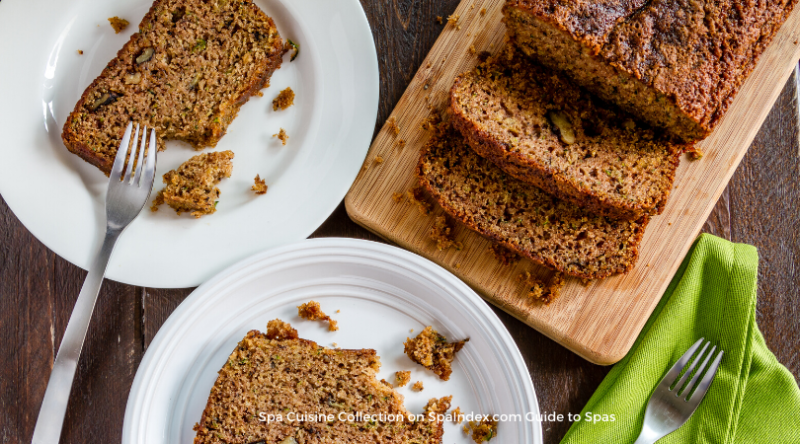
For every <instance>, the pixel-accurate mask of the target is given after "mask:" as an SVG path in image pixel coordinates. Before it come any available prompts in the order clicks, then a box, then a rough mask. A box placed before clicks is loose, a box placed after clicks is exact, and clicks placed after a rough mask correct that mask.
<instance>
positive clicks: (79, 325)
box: [31, 123, 158, 444]
mask: <svg viewBox="0 0 800 444" xmlns="http://www.w3.org/2000/svg"><path fill="white" fill-rule="evenodd" d="M132 129H133V124H132V123H129V124H128V127H127V128H126V130H125V135H124V136H123V138H122V143H121V144H120V147H119V149H118V150H117V155H116V157H115V158H114V165H113V167H112V168H111V175H110V177H109V180H108V193H107V195H106V233H105V239H104V240H103V246H102V247H101V248H100V252H99V253H98V254H97V256H96V257H95V259H94V261H93V262H92V265H91V267H90V268H89V274H87V275H86V280H85V281H83V287H82V288H81V292H80V295H78V300H77V301H76V302H75V307H74V308H73V309H72V315H71V316H70V318H69V322H68V323H67V329H66V330H65V331H64V338H63V339H62V340H61V346H60V347H59V348H58V354H57V355H56V359H55V361H54V362H53V371H52V373H50V380H49V381H48V382H47V389H46V390H45V392H44V400H43V401H42V407H41V409H39V416H38V418H36V427H35V428H34V429H33V439H32V440H31V441H32V442H33V443H34V444H58V440H59V438H60V437H61V428H62V426H63V424H64V415H65V414H66V411H67V402H68V401H69V393H70V391H71V389H72V380H73V379H74V378H75V369H76V367H77V366H78V360H79V359H80V356H81V349H82V348H83V341H84V339H86V331H87V330H88V329H89V321H91V319H92V312H93V311H94V305H95V302H97V295H98V293H99V292H100V286H101V285H102V283H103V276H104V275H105V272H106V267H107V266H108V260H109V259H110V258H111V251H112V250H113V249H114V244H115V243H116V242H117V238H118V237H119V235H120V234H121V233H122V231H123V230H124V229H125V227H127V226H128V224H130V223H131V221H133V219H134V218H135V217H136V216H137V215H138V214H139V212H140V211H141V210H142V207H144V204H145V202H147V198H148V197H149V196H150V191H151V190H152V189H153V179H154V178H155V172H156V151H158V148H157V146H156V132H155V130H151V131H150V143H149V144H147V143H146V142H147V127H145V128H144V131H143V134H142V143H141V144H138V141H139V126H138V125H137V126H136V133H135V134H134V136H133V143H130V142H131V130H132ZM129 146H130V148H129ZM137 146H138V156H137ZM129 149H130V157H129V158H128V153H129ZM145 150H147V156H146V159H145ZM126 158H128V162H127V164H128V166H127V169H126V168H125V160H126ZM134 160H135V161H136V162H135V164H136V169H135V170H134V169H133V168H134ZM123 169H124V170H125V171H123ZM123 173H124V174H123Z"/></svg>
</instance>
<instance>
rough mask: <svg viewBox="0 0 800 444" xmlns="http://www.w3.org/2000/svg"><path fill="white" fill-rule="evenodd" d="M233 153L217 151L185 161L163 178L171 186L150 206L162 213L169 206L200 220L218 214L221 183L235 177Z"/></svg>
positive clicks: (151, 208) (161, 192)
mask: <svg viewBox="0 0 800 444" xmlns="http://www.w3.org/2000/svg"><path fill="white" fill-rule="evenodd" d="M231 159H233V152H231V151H217V152H211V153H204V154H198V155H196V156H194V157H192V158H191V159H189V160H187V161H186V162H184V163H183V164H182V165H181V166H179V167H178V169H177V170H172V171H168V172H167V173H166V174H164V176H163V178H162V179H163V181H164V183H165V184H167V186H165V187H164V189H163V190H161V191H160V192H159V193H158V195H157V196H156V198H155V199H154V200H153V205H152V206H151V207H150V210H152V211H158V206H159V205H161V204H163V203H166V204H167V205H169V206H170V207H172V208H173V209H174V210H175V211H176V212H177V213H178V214H179V215H180V214H181V213H183V212H191V214H192V216H194V217H196V218H199V217H201V216H203V215H205V214H213V213H214V212H215V211H217V202H218V200H217V199H219V195H220V191H219V188H217V184H218V183H219V181H220V180H222V179H224V178H226V177H231V170H233V163H232V162H231Z"/></svg>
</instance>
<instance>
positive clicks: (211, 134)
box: [61, 0, 285, 174]
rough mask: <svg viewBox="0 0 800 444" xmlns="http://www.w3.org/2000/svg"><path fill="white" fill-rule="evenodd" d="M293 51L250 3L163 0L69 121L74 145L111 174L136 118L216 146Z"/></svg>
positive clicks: (165, 135)
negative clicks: (114, 162) (117, 155)
mask: <svg viewBox="0 0 800 444" xmlns="http://www.w3.org/2000/svg"><path fill="white" fill-rule="evenodd" d="M284 52H285V49H284V45H283V41H282V40H281V38H280V36H279V35H278V30H277V28H276V27H275V23H274V22H273V21H272V19H271V18H270V17H268V16H267V15H266V14H264V13H263V12H262V11H261V10H260V9H259V8H258V6H256V5H255V4H253V3H252V1H251V0H236V1H233V0H211V1H199V0H156V2H155V3H153V6H152V7H151V8H150V10H149V12H148V13H147V14H146V15H145V16H144V18H143V19H142V22H141V23H140V24H139V32H137V33H135V34H133V36H132V37H131V39H130V41H128V42H127V43H126V44H125V45H124V46H123V47H122V49H120V51H119V52H118V53H117V56H116V57H115V58H114V59H113V60H111V61H110V62H109V63H108V65H107V66H106V68H105V69H104V70H103V72H102V73H101V74H100V76H99V77H97V79H95V80H94V82H92V84H91V85H89V87H88V88H86V91H84V93H83V95H82V96H81V98H80V100H79V101H78V103H77V104H76V105H75V109H74V110H73V111H72V113H71V114H70V115H69V117H68V118H67V120H66V122H65V123H64V129H63V132H62V134H61V137H62V139H63V141H64V144H65V145H66V147H67V148H68V149H69V150H70V151H71V152H73V153H75V154H77V155H78V156H80V157H81V158H83V159H84V160H85V161H87V162H89V163H91V164H92V165H95V166H96V167H98V168H100V169H101V170H102V171H103V172H105V173H106V174H108V173H109V172H110V171H111V165H112V163H113V161H114V156H115V155H116V152H117V148H118V147H119V145H120V141H121V139H122V135H123V133H124V131H125V127H126V126H127V124H128V122H130V121H133V122H137V123H139V124H141V125H147V126H148V127H150V128H155V129H156V134H157V136H158V146H159V150H163V149H164V147H165V145H164V141H165V140H181V141H184V142H187V143H189V144H191V145H192V146H193V147H194V148H196V149H201V148H205V147H210V146H214V145H216V143H217V141H219V139H220V138H221V137H222V136H223V135H224V134H225V131H226V129H227V127H228V125H229V124H230V123H231V121H233V119H234V118H235V117H236V114H237V113H238V111H239V108H240V107H241V106H242V105H243V104H244V103H245V102H247V100H248V99H249V97H250V96H252V95H253V94H255V93H257V92H258V91H259V90H260V89H262V88H264V87H265V86H267V85H268V84H269V79H270V77H271V76H272V73H273V71H275V70H276V69H278V68H279V67H280V65H281V57H282V56H283V54H284Z"/></svg>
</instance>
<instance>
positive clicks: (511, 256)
mask: <svg viewBox="0 0 800 444" xmlns="http://www.w3.org/2000/svg"><path fill="white" fill-rule="evenodd" d="M489 250H490V251H491V252H492V254H494V257H495V259H497V260H498V261H500V263H501V264H503V265H511V264H514V263H516V262H517V261H519V259H520V256H519V254H517V253H516V252H515V251H511V250H509V249H508V248H506V247H504V246H502V245H500V244H492V246H491V247H489Z"/></svg>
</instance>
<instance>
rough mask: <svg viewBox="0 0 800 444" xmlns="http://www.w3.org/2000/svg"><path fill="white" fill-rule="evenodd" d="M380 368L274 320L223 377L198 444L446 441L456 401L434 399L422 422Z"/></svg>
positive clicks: (368, 354) (242, 345) (364, 355)
mask: <svg viewBox="0 0 800 444" xmlns="http://www.w3.org/2000/svg"><path fill="white" fill-rule="evenodd" d="M380 365H381V364H380V359H379V358H378V356H377V354H376V353H375V350H371V349H362V350H341V349H328V348H325V347H321V346H319V345H317V344H316V343H315V342H312V341H308V340H305V339H299V338H298V335H297V330H295V329H294V328H292V326H291V325H289V324H287V323H285V322H283V321H281V320H278V319H276V320H273V321H270V322H269V324H268V325H267V332H266V334H264V333H261V332H259V331H256V330H253V331H251V332H249V333H248V334H247V336H245V338H244V339H242V341H241V342H239V344H238V345H237V346H236V349H235V350H234V351H233V353H231V355H230V357H229V358H228V361H227V362H226V363H225V365H224V366H223V367H222V369H221V370H220V371H219V376H218V377H217V381H216V383H215V384H214V387H213V388H212V389H211V394H210V395H209V397H208V404H207V405H206V408H205V410H204V411H203V416H202V418H201V419H200V422H199V423H198V424H197V425H195V428H194V429H195V431H196V432H197V435H196V437H195V439H194V444H211V443H214V444H221V443H241V444H251V443H281V444H299V443H307V444H312V443H313V444H316V443H334V442H337V443H338V442H341V443H344V442H347V443H380V444H389V443H392V444H394V443H396V444H401V443H419V444H438V443H441V442H442V434H443V424H442V421H440V420H439V419H440V418H439V417H438V415H439V414H442V415H444V413H445V412H446V411H447V409H449V408H450V400H451V397H450V396H446V397H444V398H441V399H435V398H434V399H431V400H430V401H429V402H428V404H427V406H426V407H425V411H424V412H423V415H424V418H417V417H413V418H412V417H411V416H410V414H409V412H408V411H407V410H406V409H405V408H404V407H403V396H402V395H400V394H398V393H396V392H395V391H394V390H392V388H391V384H389V383H388V382H385V381H378V380H377V378H376V375H377V373H378V369H379V368H380ZM356 414H360V415H361V416H355V417H353V418H349V417H348V415H356ZM429 414H432V415H429ZM303 415H305V416H303ZM322 415H324V416H322ZM381 415H383V416H381ZM400 417H402V419H398V418H400Z"/></svg>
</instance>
